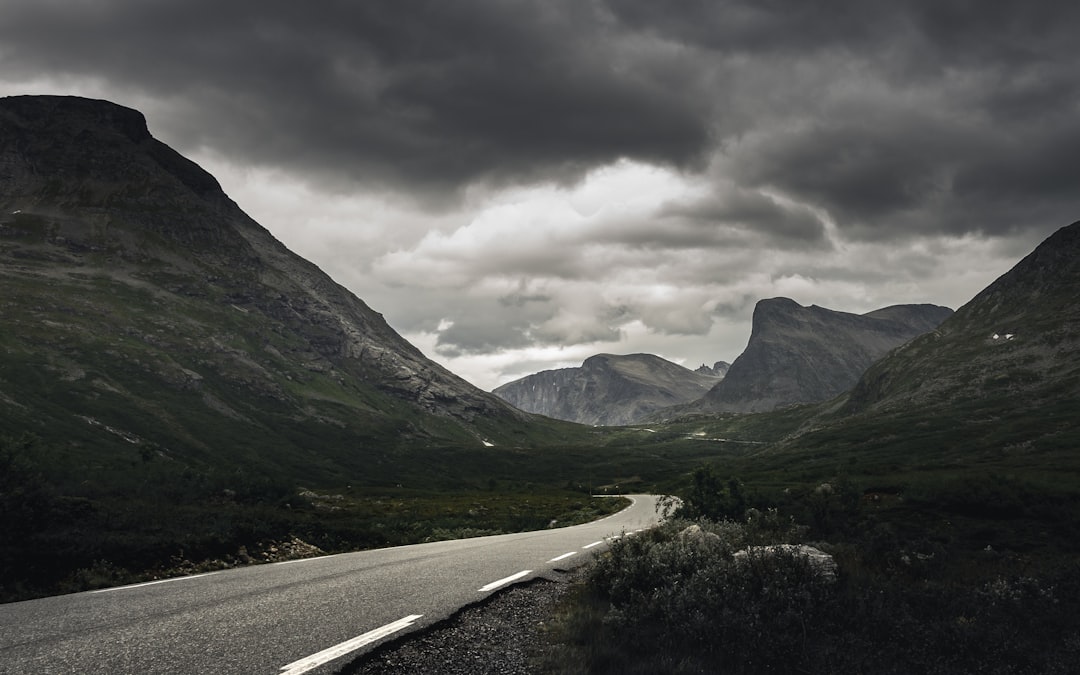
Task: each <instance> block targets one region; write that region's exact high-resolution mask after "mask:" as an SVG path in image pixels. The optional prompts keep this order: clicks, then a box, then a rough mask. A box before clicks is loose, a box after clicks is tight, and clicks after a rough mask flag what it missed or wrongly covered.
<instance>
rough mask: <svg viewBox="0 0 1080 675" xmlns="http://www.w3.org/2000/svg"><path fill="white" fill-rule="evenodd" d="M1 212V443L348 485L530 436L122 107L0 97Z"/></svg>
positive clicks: (514, 416) (521, 422) (511, 415)
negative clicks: (442, 453) (410, 458)
mask: <svg viewBox="0 0 1080 675" xmlns="http://www.w3.org/2000/svg"><path fill="white" fill-rule="evenodd" d="M0 214H3V215H0V286H2V291H3V292H2V295H0V306H2V314H3V320H4V331H3V335H2V336H0V429H2V430H4V431H5V432H6V433H14V432H18V431H19V430H25V431H32V432H34V433H36V434H38V435H40V436H42V437H45V438H47V439H52V438H54V437H55V438H56V439H57V440H58V442H61V443H71V442H73V439H82V440H79V441H78V442H80V443H89V444H100V445H102V446H103V447H104V446H108V447H109V448H111V450H110V452H112V451H114V450H115V452H129V450H124V449H123V448H124V446H125V444H128V445H131V444H134V445H138V446H141V447H143V448H147V449H148V452H151V453H158V452H160V453H165V454H167V455H169V456H172V457H176V458H180V457H182V456H185V455H192V456H193V457H194V456H199V457H201V458H202V459H201V460H199V461H210V462H213V461H217V460H218V459H224V458H227V457H232V458H233V459H232V460H230V461H234V462H237V463H238V464H240V465H250V464H252V463H254V464H260V465H261V464H265V465H266V466H274V467H277V468H278V469H281V468H282V465H283V463H284V464H293V465H295V466H306V467H308V470H309V472H310V471H314V472H316V473H317V472H318V471H320V470H325V471H334V470H336V469H334V467H335V466H336V467H339V468H340V466H342V465H341V464H340V463H339V462H344V464H345V465H347V466H350V467H352V469H351V470H353V471H355V472H357V475H358V476H359V475H361V474H363V473H364V472H368V473H370V472H371V471H372V470H373V469H372V467H374V466H377V462H376V463H373V462H371V461H369V460H370V459H371V457H372V456H379V455H381V454H384V453H386V452H389V451H391V450H392V449H393V448H394V447H397V446H399V445H403V444H404V445H407V446H409V447H416V446H423V445H425V444H432V445H436V446H443V445H447V444H450V445H454V444H459V445H473V446H480V445H481V444H482V443H483V444H487V443H494V444H504V443H511V442H515V441H516V440H518V439H520V438H522V437H524V436H523V435H527V434H528V433H530V430H531V429H535V428H536V425H535V424H534V422H533V418H531V417H530V416H528V415H526V414H525V413H522V412H521V411H518V410H516V409H514V408H512V407H511V406H509V405H507V404H506V403H504V402H503V401H502V400H501V399H499V398H498V397H496V396H493V395H491V394H489V393H486V392H483V391H481V390H479V389H477V388H475V387H473V386H472V385H470V384H468V383H467V382H465V381H464V380H462V379H461V378H459V377H457V376H456V375H453V374H452V373H450V372H449V371H447V370H446V369H444V368H443V367H441V366H439V365H438V364H436V363H434V362H432V361H430V360H429V359H427V358H426V357H424V356H423V354H421V353H420V351H419V350H417V349H416V348H415V347H414V346H412V345H411V344H409V343H408V342H407V341H406V340H404V339H403V338H402V337H401V336H400V335H398V334H397V333H396V332H395V331H394V330H393V329H392V328H390V326H388V325H387V323H386V322H385V321H384V319H383V317H382V316H381V315H380V314H378V313H376V312H374V311H373V310H371V309H370V308H369V307H368V306H367V305H366V304H365V303H364V302H363V301H362V300H360V299H359V298H357V297H356V296H355V295H353V294H352V293H350V292H349V291H347V290H346V289H344V288H343V287H341V286H340V285H338V284H337V283H335V282H334V281H333V280H331V279H330V278H329V277H328V276H327V275H326V274H324V273H323V272H322V271H321V270H319V269H318V268H317V267H316V266H315V265H313V264H312V263H310V262H308V261H306V260H304V259H302V258H300V257H299V256H297V255H295V254H293V253H292V252H291V251H289V250H288V249H287V248H286V247H285V246H284V245H282V244H281V243H280V242H278V241H277V240H276V239H275V238H274V237H273V236H272V235H271V234H270V233H269V232H268V231H266V230H265V229H264V228H262V227H261V226H259V225H258V224H257V223H256V222H255V221H253V220H252V219H251V218H249V217H248V216H247V215H246V214H245V213H244V212H243V211H241V210H240V208H239V207H238V206H237V205H236V204H235V203H234V202H233V201H232V200H230V199H229V198H228V197H227V196H226V195H225V194H224V193H223V192H222V191H221V188H220V186H219V185H218V182H217V181H216V180H215V179H214V178H213V177H212V176H211V175H210V174H208V173H206V172H205V171H203V170H202V169H201V168H199V167H198V166H197V165H196V164H194V163H193V162H191V161H190V160H188V159H186V158H184V157H182V156H181V155H180V154H178V153H177V152H175V151H174V150H172V149H171V148H169V147H168V146H166V145H165V144H163V143H161V142H160V141H157V140H156V139H154V138H153V137H152V136H151V135H150V133H149V131H148V129H147V126H146V120H145V118H144V117H143V116H142V114H141V113H139V112H137V111H135V110H131V109H129V108H124V107H122V106H118V105H115V104H112V103H109V102H105V101H95V100H89V99H83V98H77V97H62V96H18V97H10V98H4V99H0ZM109 430H113V431H109ZM114 432H115V433H114ZM125 438H126V439H127V440H124V439H125ZM117 444H119V445H117ZM114 446H115V447H114ZM365 458H366V459H365ZM320 467H322V468H320Z"/></svg>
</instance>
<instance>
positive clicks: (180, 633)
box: [0, 495, 658, 675]
mask: <svg viewBox="0 0 1080 675" xmlns="http://www.w3.org/2000/svg"><path fill="white" fill-rule="evenodd" d="M627 496H629V497H630V498H631V499H632V500H633V502H634V503H633V505H632V506H630V507H628V508H627V509H624V510H623V511H621V512H619V513H617V514H615V515H613V516H609V517H607V518H605V519H603V520H599V521H596V522H594V523H588V524H586V525H577V526H574V527H566V528H558V529H552V530H542V531H537V532H522V533H518V534H507V535H498V536H492V537H477V538H474V539H460V540H455V541H441V542H434V543H430V544H417V545H413V546H400V547H395V548H385V549H378V550H374V551H360V552H357V553H343V554H339V555H333V556H326V557H322V558H311V559H305V560H294V561H289V562H284V563H277V564H272V565H258V566H253V567H244V568H239V569H232V570H225V571H221V572H213V573H210V574H205V575H195V576H190V577H179V578H176V579H169V580H163V581H156V582H151V583H149V584H140V585H135V586H124V587H118V588H110V589H103V590H100V591H93V592H88V593H76V594H72V595H63V596H56V597H51V598H42V599H39V600H30V601H27V602H17V603H11V604H6V605H0V673H3V674H8V673H10V674H13V675H14V674H16V673H17V674H19V675H23V674H28V673H49V674H51V675H55V674H59V673H79V674H80V675H87V674H92V673H108V674H122V673H132V674H134V673H139V674H144V673H146V674H149V673H155V674H156V673H183V674H190V673H216V674H222V675H227V674H233V673H235V674H237V675H240V674H242V675H250V674H252V673H266V674H267V675H275V674H276V675H301V674H302V673H316V674H322V675H325V674H327V673H333V672H335V671H336V670H337V669H338V668H340V667H341V666H342V665H344V664H345V663H348V662H349V661H350V660H352V659H353V658H355V657H356V656H357V655H359V654H362V653H363V652H364V651H366V650H370V649H372V648H373V647H374V646H376V645H377V644H379V643H380V642H382V641H384V640H386V639H389V638H390V637H391V636H392V637H398V636H400V635H403V634H406V633H407V632H409V631H416V630H418V629H421V628H424V627H425V626H428V625H430V624H432V623H435V622H437V621H439V620H440V619H444V618H446V617H448V616H450V615H451V614H453V613H454V612H455V611H456V610H458V609H460V608H461V607H463V606H465V605H467V604H469V603H471V602H475V601H477V600H480V599H482V598H484V597H485V596H487V595H488V594H491V593H495V592H497V591H498V590H500V589H502V588H505V587H506V586H507V585H509V584H512V583H515V582H519V581H524V580H527V579H530V578H534V577H542V576H545V575H547V574H551V573H552V572H553V571H554V570H557V569H569V568H571V567H575V566H577V565H579V564H581V563H584V562H585V561H587V560H588V559H589V558H590V557H591V556H592V554H594V553H595V552H596V551H599V550H603V548H604V547H605V546H606V543H607V540H608V539H610V538H611V537H616V536H620V535H622V534H624V533H625V534H633V533H635V532H637V531H639V530H641V529H644V528H648V527H651V526H653V525H655V524H656V523H657V522H658V516H657V514H656V500H657V497H654V496H652V495H627Z"/></svg>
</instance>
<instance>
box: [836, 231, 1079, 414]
mask: <svg viewBox="0 0 1080 675" xmlns="http://www.w3.org/2000/svg"><path fill="white" fill-rule="evenodd" d="M1078 298H1080V222H1078V223H1074V224H1072V225H1070V226H1068V227H1064V228H1062V229H1060V230H1058V231H1057V232H1056V233H1054V234H1053V235H1052V236H1050V237H1049V238H1048V239H1046V240H1045V241H1044V242H1043V243H1042V244H1040V245H1039V246H1038V247H1037V248H1036V249H1035V250H1034V251H1033V252H1032V253H1031V254H1029V255H1028V256H1027V257H1025V258H1024V259H1023V260H1021V261H1020V262H1019V263H1017V264H1016V266H1015V267H1013V268H1012V269H1011V270H1010V271H1009V272H1007V273H1006V274H1004V275H1002V276H1001V277H1000V278H998V279H997V280H996V281H995V282H994V283H992V284H991V285H990V286H988V287H987V288H986V289H985V290H983V291H982V292H981V293H979V294H978V295H976V296H975V297H974V298H973V299H972V300H971V301H970V302H969V303H967V304H966V305H964V306H963V307H961V308H960V309H959V310H957V312H956V313H955V314H954V315H953V316H952V317H950V318H949V319H948V320H947V321H945V322H944V323H942V324H941V326H939V327H938V328H937V330H934V331H932V332H930V333H927V334H926V335H923V336H922V337H920V338H918V339H916V340H913V341H911V342H910V343H909V344H906V345H904V346H903V347H902V348H900V349H898V350H896V351H895V352H893V353H892V354H890V355H889V356H888V358H885V359H882V360H881V361H880V362H878V363H876V364H874V366H873V367H872V368H870V369H869V370H868V371H867V372H866V373H865V374H864V375H863V376H862V378H860V380H859V382H858V384H857V385H856V386H855V388H854V389H853V390H852V392H851V394H850V396H849V397H848V401H847V404H846V406H845V408H844V411H845V413H847V414H859V413H872V412H885V411H889V410H892V409H900V408H912V407H918V408H919V409H922V410H927V409H938V408H949V409H957V408H959V407H961V406H965V405H977V406H1007V407H1009V408H1012V409H1014V410H1015V411H1028V412H1043V413H1045V412H1047V411H1050V410H1053V409H1060V410H1061V412H1063V413H1064V412H1071V413H1072V414H1071V415H1070V417H1073V416H1075V414H1076V411H1077V410H1080V408H1078V407H1075V406H1076V404H1078V403H1080V358H1078V356H1077V355H1078V354H1080V305H1078V304H1077V299H1078ZM1062 406H1065V407H1064V408H1062ZM1070 407H1071V410H1070ZM1049 424H1050V426H1053V423H1052V422H1050V423H1049Z"/></svg>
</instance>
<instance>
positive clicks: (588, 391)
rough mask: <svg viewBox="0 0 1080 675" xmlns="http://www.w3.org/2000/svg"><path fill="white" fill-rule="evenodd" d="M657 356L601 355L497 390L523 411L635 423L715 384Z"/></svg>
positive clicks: (596, 421)
mask: <svg viewBox="0 0 1080 675" xmlns="http://www.w3.org/2000/svg"><path fill="white" fill-rule="evenodd" d="M716 381H717V378H716V377H715V376H712V375H704V374H701V373H696V372H694V371H692V370H689V369H687V368H684V367H682V366H680V365H678V364H675V363H672V362H670V361H667V360H665V359H662V358H660V357H659V356H654V355H652V354H628V355H622V356H616V355H613V354H598V355H596V356H592V357H589V358H588V359H586V360H585V362H584V363H582V364H581V367H580V368H561V369H559V370H545V371H543V372H540V373H536V374H535V375H529V376H527V377H523V378H521V379H520V380H515V381H513V382H509V383H507V384H504V385H502V386H501V387H498V388H497V389H495V390H494V392H493V393H494V394H495V395H497V396H499V397H501V398H502V399H503V400H505V401H508V402H509V403H511V404H513V405H514V406H517V407H518V408H520V409H522V410H527V411H529V412H533V413H538V414H541V415H547V416H548V417H554V418H556V419H561V420H569V421H573V422H581V423H582V424H594V425H620V424H633V423H635V422H637V421H639V420H641V419H642V418H644V417H646V416H648V415H649V414H651V413H653V412H655V411H656V410H659V409H660V408H665V407H667V406H671V405H675V404H679V403H686V402H688V401H693V400H696V399H697V398H699V397H700V396H702V395H703V394H704V393H705V392H706V391H708V390H709V387H711V386H712V385H713V384H715V383H716Z"/></svg>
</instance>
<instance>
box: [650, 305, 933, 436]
mask: <svg viewBox="0 0 1080 675" xmlns="http://www.w3.org/2000/svg"><path fill="white" fill-rule="evenodd" d="M951 313H952V310H950V309H948V308H946V307H939V306H936V305H898V306H894V307H886V308H883V309H879V310H876V311H873V312H869V313H867V314H862V315H859V314H850V313H847V312H838V311H834V310H831V309H826V308H824V307H818V306H816V305H814V306H810V307H803V306H801V305H799V304H798V303H796V302H795V301H793V300H790V299H788V298H772V299H768V300H761V301H760V302H758V304H757V306H756V307H755V308H754V316H753V325H752V329H751V334H750V340H749V342H748V343H747V346H746V349H745V350H744V351H743V353H742V354H740V355H739V357H738V358H736V359H735V361H734V362H733V363H732V364H731V367H730V369H729V370H728V372H727V375H725V376H724V379H723V380H721V381H720V382H718V383H717V384H716V385H715V386H714V387H713V388H712V389H711V390H710V391H709V392H708V393H707V394H706V395H705V396H704V397H702V398H701V399H700V400H699V401H697V402H695V403H693V404H691V405H689V406H681V407H679V408H676V409H673V410H672V411H665V413H664V414H666V415H669V416H671V415H677V414H685V413H687V412H695V413H717V412H740V413H746V412H767V411H770V410H775V409H777V408H781V407H784V406H787V405H791V404H794V403H814V402H818V401H824V400H827V399H829V398H832V397H834V396H836V395H838V394H840V393H843V392H844V391H846V390H848V389H849V388H851V387H852V386H853V385H854V384H855V382H856V381H857V380H858V378H859V376H860V375H862V373H863V372H864V371H865V370H866V368H867V367H869V366H870V364H872V363H873V362H874V361H876V360H877V359H879V358H881V357H882V356H884V355H885V353H887V352H888V351H889V350H890V349H893V348H894V347H897V346H899V345H901V344H903V343H904V342H907V341H908V340H910V339H912V338H914V337H916V336H917V335H920V334H922V333H925V332H927V331H930V330H933V329H934V328H935V327H936V326H937V325H938V324H939V323H941V321H942V320H944V319H945V318H946V317H948V316H949V315H950V314H951Z"/></svg>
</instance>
